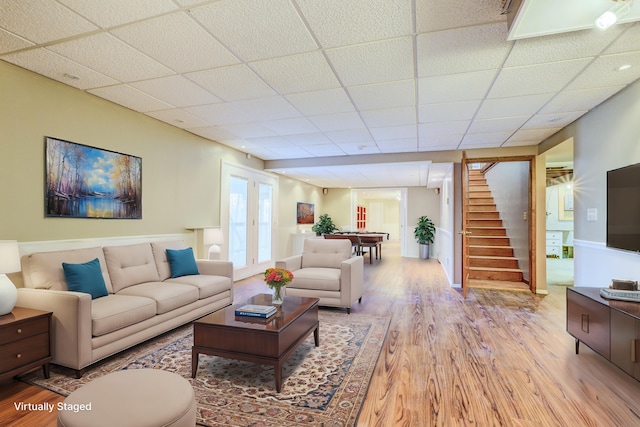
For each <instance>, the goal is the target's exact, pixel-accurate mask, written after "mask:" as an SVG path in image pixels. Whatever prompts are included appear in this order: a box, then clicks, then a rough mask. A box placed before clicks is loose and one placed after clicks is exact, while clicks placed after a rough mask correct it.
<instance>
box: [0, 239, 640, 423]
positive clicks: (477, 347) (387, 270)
mask: <svg viewBox="0 0 640 427" xmlns="http://www.w3.org/2000/svg"><path fill="white" fill-rule="evenodd" d="M366 261H367V262H365V293H364V297H363V299H362V304H357V303H356V305H355V306H354V307H353V309H352V313H354V314H355V313H368V314H377V315H382V316H390V317H391V325H390V329H389V333H388V335H387V339H386V342H385V344H384V346H383V350H382V353H381V355H380V359H379V361H378V364H377V367H376V371H375V373H374V376H373V379H372V381H371V384H370V387H369V392H368V395H367V399H366V401H365V404H364V407H363V409H362V412H361V414H360V418H359V422H358V426H381V427H387V426H447V427H448V426H458V425H460V426H462V425H476V426H500V425H502V426H583V425H584V426H635V425H640V382H637V381H636V380H634V379H633V378H631V377H630V376H628V375H627V374H625V373H624V372H622V371H621V370H619V369H618V368H616V367H614V366H613V365H611V364H610V363H609V362H607V361H606V360H604V359H603V358H602V357H600V356H598V355H597V354H595V353H594V352H593V351H591V350H590V349H589V348H587V347H586V346H584V345H582V346H581V351H580V354H579V355H576V354H575V352H574V340H573V338H571V337H570V336H569V335H568V334H567V332H566V331H565V289H566V287H565V286H550V287H549V295H546V296H538V295H533V294H531V293H527V292H508V291H496V290H488V289H470V290H469V293H468V296H467V299H466V300H463V299H462V296H461V293H460V292H459V290H457V289H451V288H450V287H449V286H448V285H447V283H446V277H445V275H444V273H443V271H442V268H441V267H440V265H439V264H438V262H437V261H435V260H419V259H409V258H401V257H400V256H399V255H398V248H397V247H396V246H394V244H393V243H389V242H387V241H385V251H384V258H383V259H382V260H379V261H374V263H373V264H372V265H370V264H369V263H368V260H366ZM235 289H236V299H237V300H240V299H242V298H244V297H247V296H250V295H253V294H255V293H257V292H262V291H268V289H267V288H266V287H265V285H264V283H263V282H262V280H261V279H260V278H259V277H254V278H251V279H247V280H243V281H240V282H238V283H236V285H235ZM0 387H1V388H2V390H1V392H0V420H2V421H0V424H2V425H10V426H22V425H24V426H32V425H38V426H55V415H54V416H52V417H51V418H50V419H49V420H43V419H39V420H38V422H37V423H33V422H29V420H27V419H26V418H24V419H19V418H18V419H16V414H15V410H13V409H12V408H13V402H14V401H16V400H20V399H31V398H32V397H28V396H31V395H33V396H36V395H37V396H39V397H33V399H40V400H42V399H50V400H49V401H52V402H53V401H55V400H56V399H59V396H57V395H55V394H53V393H48V392H42V391H41V390H40V389H37V388H35V387H28V386H24V385H22V384H20V383H18V382H14V383H9V384H1V385H0ZM20 390H21V391H20ZM18 393H31V394H26V395H20V394H18ZM47 393H48V394H47ZM43 395H44V396H45V397H43ZM24 396H27V397H24ZM27 401H31V402H34V401H33V400H27Z"/></svg>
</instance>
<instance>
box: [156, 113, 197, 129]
mask: <svg viewBox="0 0 640 427" xmlns="http://www.w3.org/2000/svg"><path fill="white" fill-rule="evenodd" d="M146 114H147V116H150V117H153V118H155V119H158V120H161V121H163V122H165V123H169V124H170V125H172V126H176V127H179V128H181V129H188V128H200V127H203V126H207V125H208V123H207V122H206V121H204V120H202V119H199V118H198V117H196V116H194V115H192V114H189V113H187V112H186V111H184V110H179V109H175V108H174V109H172V110H162V111H151V112H149V113H146Z"/></svg>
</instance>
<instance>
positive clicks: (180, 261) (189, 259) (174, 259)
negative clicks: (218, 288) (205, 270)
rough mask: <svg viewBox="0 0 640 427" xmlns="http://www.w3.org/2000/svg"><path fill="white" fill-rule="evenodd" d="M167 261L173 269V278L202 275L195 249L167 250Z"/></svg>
mask: <svg viewBox="0 0 640 427" xmlns="http://www.w3.org/2000/svg"><path fill="white" fill-rule="evenodd" d="M167 259H168V260H169V267H171V277H172V278H175V277H181V276H191V275H194V274H200V272H199V271H198V265H197V264H196V257H195V256H194V255H193V249H191V248H187V249H167Z"/></svg>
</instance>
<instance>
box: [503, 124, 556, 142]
mask: <svg viewBox="0 0 640 427" xmlns="http://www.w3.org/2000/svg"><path fill="white" fill-rule="evenodd" d="M560 129H561V128H560V127H557V128H546V129H520V130H519V131H517V132H516V133H514V134H513V135H512V136H511V137H510V138H509V139H508V140H507V142H506V143H508V144H512V143H519V142H524V141H528V142H529V141H537V142H541V141H543V140H544V139H546V138H548V137H550V136H551V135H553V134H554V133H556V132H558V131H559V130H560Z"/></svg>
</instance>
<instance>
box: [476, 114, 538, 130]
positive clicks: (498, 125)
mask: <svg viewBox="0 0 640 427" xmlns="http://www.w3.org/2000/svg"><path fill="white" fill-rule="evenodd" d="M529 117H531V116H528V115H527V116H516V117H503V118H499V119H476V120H474V121H473V122H471V126H469V129H468V132H469V133H488V132H505V131H509V132H512V133H513V132H514V131H515V130H516V129H518V128H519V127H520V126H522V125H523V124H524V122H526V121H527V120H528V119H529Z"/></svg>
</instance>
